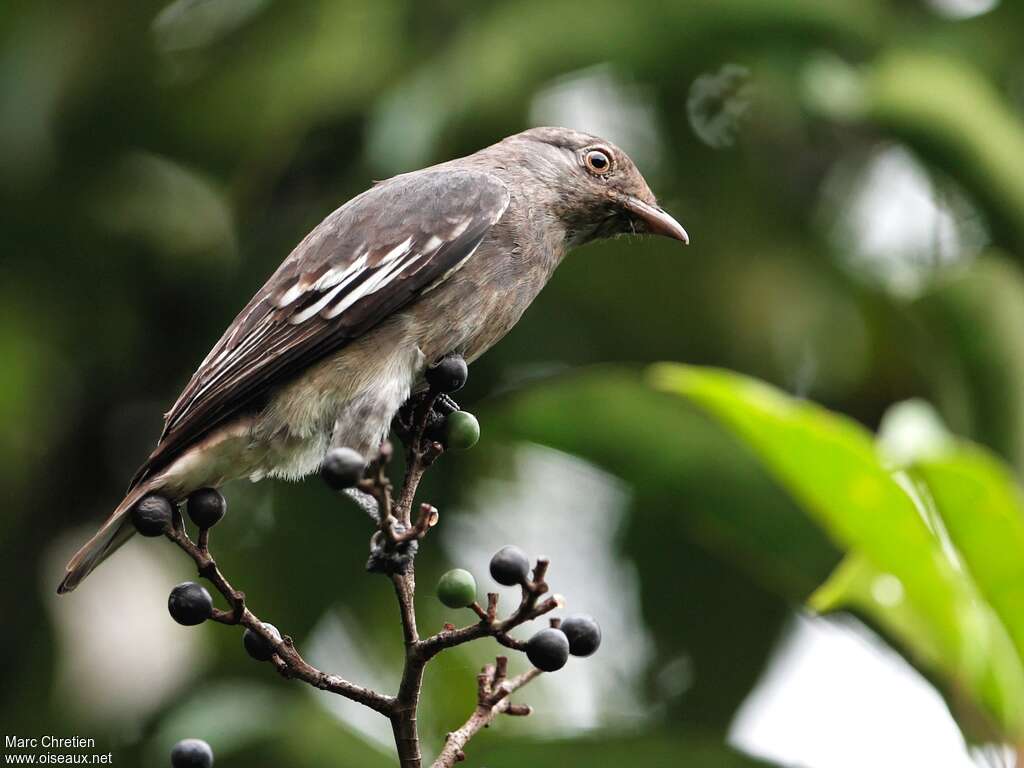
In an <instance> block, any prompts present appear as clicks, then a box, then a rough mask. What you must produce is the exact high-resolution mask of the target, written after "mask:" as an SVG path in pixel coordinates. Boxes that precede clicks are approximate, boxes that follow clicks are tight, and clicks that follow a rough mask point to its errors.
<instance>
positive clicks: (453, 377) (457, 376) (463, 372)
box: [424, 355, 469, 394]
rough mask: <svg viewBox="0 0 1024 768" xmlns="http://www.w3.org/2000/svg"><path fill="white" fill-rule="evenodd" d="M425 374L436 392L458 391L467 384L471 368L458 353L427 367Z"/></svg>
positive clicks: (428, 382)
mask: <svg viewBox="0 0 1024 768" xmlns="http://www.w3.org/2000/svg"><path fill="white" fill-rule="evenodd" d="M424 376H425V377H426V379H427V384H429V385H430V388H431V390H433V391H434V392H443V393H445V394H448V393H450V392H458V391H459V390H460V389H462V388H463V387H464V386H466V379H468V378H469V368H468V366H467V365H466V361H465V360H463V359H462V358H461V357H459V356H458V355H453V356H452V357H446V358H445V359H444V360H442V361H441V362H439V363H438V364H437V365H435V366H433V367H431V368H427V370H426V372H425V373H424Z"/></svg>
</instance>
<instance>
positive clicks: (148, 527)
mask: <svg viewBox="0 0 1024 768" xmlns="http://www.w3.org/2000/svg"><path fill="white" fill-rule="evenodd" d="M227 508H228V506H227V502H226V501H225V500H224V497H223V496H222V495H221V493H220V491H217V490H215V489H213V488H201V489H200V490H198V491H196V492H195V493H193V494H192V495H191V496H189V497H188V501H187V503H186V509H187V510H188V516H189V519H190V520H191V521H192V522H193V523H195V524H196V526H197V527H198V528H199V533H200V536H201V537H205V536H206V535H208V532H209V530H210V528H212V527H213V526H215V525H216V524H217V523H219V522H220V521H221V519H222V518H223V517H224V514H225V512H227ZM132 522H134V523H135V528H136V530H137V531H138V532H139V533H141V534H142V535H143V536H151V537H152V536H163V535H166V534H168V533H170V532H171V531H172V530H173V529H174V528H175V527H176V526H180V525H181V524H182V523H181V517H180V515H179V513H178V509H177V507H176V506H175V504H174V503H173V502H172V501H171V500H170V499H168V498H167V497H166V496H161V495H159V494H156V493H151V494H149V495H148V496H144V497H143V498H142V499H140V500H139V502H138V503H136V505H135V506H134V507H133V508H132ZM167 610H168V611H169V612H170V614H171V618H173V619H174V620H175V621H176V622H178V623H179V624H183V625H184V626H186V627H194V626H196V625H197V624H202V623H203V622H204V621H206V620H207V619H209V618H210V617H211V616H213V611H214V608H213V598H212V597H210V593H209V592H208V591H207V590H206V587H204V586H202V585H201V584H198V583H196V582H194V581H186V582H183V583H181V584H179V585H178V586H176V587H175V588H174V589H172V590H171V595H170V597H168V598H167Z"/></svg>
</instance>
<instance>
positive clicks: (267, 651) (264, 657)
mask: <svg viewBox="0 0 1024 768" xmlns="http://www.w3.org/2000/svg"><path fill="white" fill-rule="evenodd" d="M263 628H264V629H265V630H267V631H268V632H269V633H270V634H272V635H273V636H274V638H275V639H276V640H277V641H278V642H280V641H281V633H280V632H278V631H277V627H275V626H274V625H273V624H268V623H266V622H263ZM242 645H244V646H245V650H246V653H248V654H249V655H250V656H252V657H253V658H254V659H256V661H270V657H271V656H273V655H274V646H273V645H271V644H270V643H268V642H267V641H266V640H264V639H263V638H262V637H261V636H260V635H258V634H256V633H255V632H253V631H252V630H251V629H246V630H245V632H243V633H242Z"/></svg>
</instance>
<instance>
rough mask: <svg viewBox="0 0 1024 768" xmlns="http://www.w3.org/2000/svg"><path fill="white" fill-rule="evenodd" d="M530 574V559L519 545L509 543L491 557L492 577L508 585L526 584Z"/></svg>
mask: <svg viewBox="0 0 1024 768" xmlns="http://www.w3.org/2000/svg"><path fill="white" fill-rule="evenodd" d="M529 574H530V560H529V558H527V556H526V553H525V552H523V550H521V549H520V548H519V547H516V546H513V545H511V544H509V545H508V546H505V547H502V548H501V549H499V550H498V551H497V552H495V553H494V557H492V558H491V578H493V579H494V580H495V581H496V582H498V583H499V584H504V585H505V586H506V587H512V586H515V585H516V584H525V583H526V581H527V579H528V578H529Z"/></svg>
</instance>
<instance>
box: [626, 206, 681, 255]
mask: <svg viewBox="0 0 1024 768" xmlns="http://www.w3.org/2000/svg"><path fill="white" fill-rule="evenodd" d="M623 206H624V207H625V208H626V210H627V211H629V212H630V213H632V214H633V215H634V216H636V217H637V219H639V220H640V221H641V222H642V223H643V225H644V227H645V228H646V229H647V231H648V232H650V233H651V234H652V235H664V236H665V237H671V238H673V239H675V240H680V241H682V243H683V245H689V244H690V236H689V235H688V234H686V230H685V229H683V225H682V224H680V223H679V222H678V221H676V220H675V219H673V218H672V217H671V216H669V215H668V214H667V213H665V211H663V210H661V208H660V207H658V206H657V205H651V204H650V203H645V202H644V201H643V200H641V199H640V198H639V197H633V196H632V195H630V196H628V197H626V198H625V199H624V200H623Z"/></svg>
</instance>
